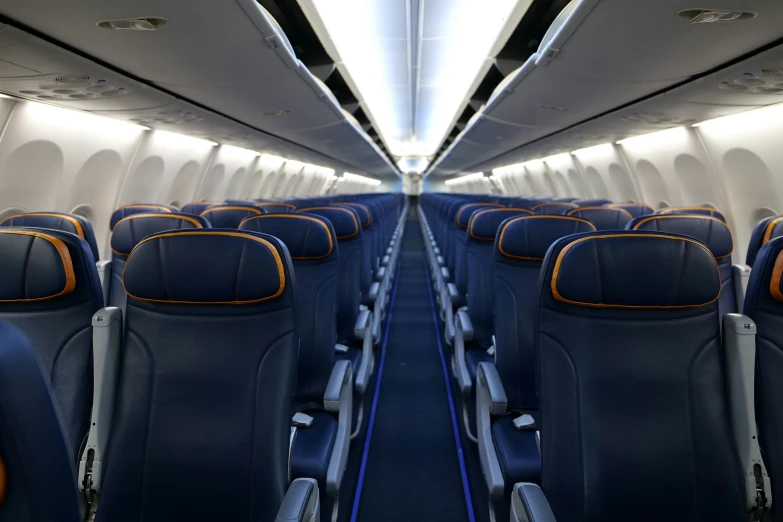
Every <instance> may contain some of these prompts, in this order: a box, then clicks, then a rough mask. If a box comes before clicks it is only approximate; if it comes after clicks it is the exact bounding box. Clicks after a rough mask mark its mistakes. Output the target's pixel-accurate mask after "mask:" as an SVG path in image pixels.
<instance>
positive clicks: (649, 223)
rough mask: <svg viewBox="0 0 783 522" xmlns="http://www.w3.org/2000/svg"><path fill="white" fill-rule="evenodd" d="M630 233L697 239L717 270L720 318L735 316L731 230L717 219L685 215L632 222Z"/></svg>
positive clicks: (644, 218) (645, 217)
mask: <svg viewBox="0 0 783 522" xmlns="http://www.w3.org/2000/svg"><path fill="white" fill-rule="evenodd" d="M628 229H629V230H653V231H658V232H671V233H673V234H682V235H686V236H690V237H693V238H696V239H698V240H699V241H701V242H702V243H704V244H705V245H707V248H709V249H710V251H711V252H712V255H713V256H715V260H716V261H717V263H718V270H720V279H721V292H720V299H719V301H718V311H719V312H720V317H721V318H722V317H723V316H724V315H725V314H728V313H734V312H737V301H736V295H735V291H734V272H733V271H732V268H731V253H732V251H733V250H734V241H733V239H732V237H731V230H729V227H728V226H726V223H725V222H723V221H721V220H720V219H717V218H714V217H709V216H699V215H687V214H682V215H678V214H674V215H661V214H658V215H654V216H644V217H641V218H637V219H634V220H633V221H631V222H630V223H629V224H628Z"/></svg>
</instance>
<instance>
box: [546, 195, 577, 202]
mask: <svg viewBox="0 0 783 522" xmlns="http://www.w3.org/2000/svg"><path fill="white" fill-rule="evenodd" d="M577 199H579V198H574V197H571V196H566V197H562V198H552V202H553V203H573V202H574V201H576V200H577Z"/></svg>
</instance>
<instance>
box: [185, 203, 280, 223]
mask: <svg viewBox="0 0 783 522" xmlns="http://www.w3.org/2000/svg"><path fill="white" fill-rule="evenodd" d="M262 214H266V211H265V210H264V209H262V208H258V207H255V206H250V205H215V206H214V207H209V208H207V209H205V210H203V211H202V212H201V214H199V216H201V217H203V218H205V219H207V220H208V221H209V222H210V223H211V224H212V226H213V227H214V228H238V227H239V224H240V223H242V220H244V219H245V218H249V217H251V216H260V215H262Z"/></svg>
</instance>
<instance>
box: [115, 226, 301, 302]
mask: <svg viewBox="0 0 783 522" xmlns="http://www.w3.org/2000/svg"><path fill="white" fill-rule="evenodd" d="M284 248H285V247H283V246H282V244H280V243H279V242H278V241H277V240H276V239H275V238H273V237H271V236H266V235H264V234H257V233H254V232H246V231H245V232H240V231H238V230H216V229H212V230H210V229H195V230H176V231H170V232H161V233H159V234H155V235H152V236H149V237H147V238H146V239H144V240H143V241H142V242H141V243H139V244H138V245H137V246H136V248H134V249H133V252H131V254H130V256H128V261H127V264H126V265H125V272H124V273H123V276H122V280H123V285H124V286H125V292H126V293H127V294H128V297H130V298H132V299H136V300H139V301H146V302H152V303H171V304H194V305H197V304H204V305H244V304H253V303H260V302H263V301H269V300H272V299H275V298H277V297H279V296H280V295H282V293H283V291H284V290H285V287H286V275H285V268H284V261H283V254H281V250H282V251H284Z"/></svg>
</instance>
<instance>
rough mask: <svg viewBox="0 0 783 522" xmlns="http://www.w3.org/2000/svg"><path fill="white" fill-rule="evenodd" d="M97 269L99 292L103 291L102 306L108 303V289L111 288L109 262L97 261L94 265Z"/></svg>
mask: <svg viewBox="0 0 783 522" xmlns="http://www.w3.org/2000/svg"><path fill="white" fill-rule="evenodd" d="M95 266H96V267H97V268H98V278H99V279H100V280H101V290H103V304H104V305H106V304H107V303H108V302H109V288H110V287H111V261H98V262H97V263H95Z"/></svg>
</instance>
